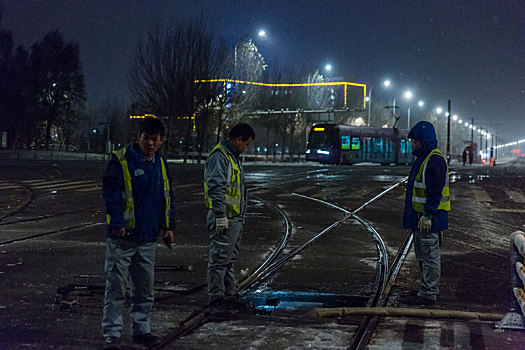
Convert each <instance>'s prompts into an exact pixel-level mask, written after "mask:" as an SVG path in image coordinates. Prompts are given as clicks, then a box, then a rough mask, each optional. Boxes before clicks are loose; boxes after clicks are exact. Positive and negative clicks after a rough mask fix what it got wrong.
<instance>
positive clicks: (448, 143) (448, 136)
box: [447, 100, 451, 164]
mask: <svg viewBox="0 0 525 350" xmlns="http://www.w3.org/2000/svg"><path fill="white" fill-rule="evenodd" d="M450 115H451V113H450V100H448V116H447V164H450Z"/></svg>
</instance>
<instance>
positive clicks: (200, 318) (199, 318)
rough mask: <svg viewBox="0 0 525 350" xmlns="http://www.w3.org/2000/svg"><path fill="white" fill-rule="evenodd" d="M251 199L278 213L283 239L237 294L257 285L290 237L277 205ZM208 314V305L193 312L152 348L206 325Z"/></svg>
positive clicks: (162, 345) (287, 219)
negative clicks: (282, 225)
mask: <svg viewBox="0 0 525 350" xmlns="http://www.w3.org/2000/svg"><path fill="white" fill-rule="evenodd" d="M253 198H255V199H257V200H259V201H261V202H263V203H264V204H266V205H268V206H270V207H271V208H273V209H274V210H276V211H277V212H278V213H279V215H280V216H281V219H282V221H283V223H284V226H285V231H284V234H283V238H282V240H281V242H280V243H279V245H278V246H277V248H276V249H275V250H274V251H273V253H271V254H270V255H269V256H268V257H267V258H266V260H265V261H264V262H263V263H262V264H261V265H260V266H259V267H258V268H257V270H255V271H254V273H252V274H251V275H250V276H248V277H247V278H245V279H244V280H243V281H242V282H241V283H240V285H239V291H238V292H237V293H239V292H242V291H244V290H247V289H249V288H250V287H251V286H252V285H253V284H254V283H257V282H258V281H259V280H260V279H261V278H262V276H264V271H266V269H268V268H269V267H270V266H272V264H273V263H274V261H275V259H276V258H277V256H278V255H279V254H280V253H281V252H282V251H283V250H284V247H285V246H286V243H287V242H288V238H289V236H290V227H291V223H290V218H289V217H288V215H286V213H285V212H284V211H283V210H281V209H280V208H279V207H278V206H277V205H275V204H273V203H271V202H268V201H266V200H264V199H261V198H258V197H253ZM210 313H211V308H210V306H209V305H208V306H206V307H205V308H204V309H202V310H198V311H196V312H194V313H193V314H191V315H190V316H189V317H187V318H186V320H185V321H182V322H181V324H180V326H179V327H178V328H177V329H175V331H174V332H173V333H172V334H170V335H169V336H168V337H166V338H165V339H163V340H162V341H161V343H160V344H159V345H157V346H156V347H154V348H153V349H162V348H164V347H165V346H166V345H168V344H170V343H171V342H173V341H175V340H176V339H178V338H180V337H182V336H184V335H186V334H189V333H191V332H192V331H193V330H195V329H197V328H198V327H200V326H202V325H203V324H205V323H207V322H208V320H209V319H210Z"/></svg>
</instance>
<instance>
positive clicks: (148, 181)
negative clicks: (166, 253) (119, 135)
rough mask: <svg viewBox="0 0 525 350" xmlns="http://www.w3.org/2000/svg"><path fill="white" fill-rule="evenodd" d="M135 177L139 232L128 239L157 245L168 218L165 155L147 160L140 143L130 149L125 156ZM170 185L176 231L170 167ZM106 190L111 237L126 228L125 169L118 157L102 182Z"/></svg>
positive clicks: (134, 190) (132, 181)
mask: <svg viewBox="0 0 525 350" xmlns="http://www.w3.org/2000/svg"><path fill="white" fill-rule="evenodd" d="M125 157H126V160H127V162H128V168H129V172H130V174H131V185H132V191H133V200H134V205H135V230H134V231H133V232H132V233H131V234H130V235H129V236H126V237H125V239H129V240H132V241H135V242H144V243H147V242H155V241H156V240H157V236H158V235H159V232H160V229H161V223H162V222H163V220H164V218H165V215H164V206H165V199H164V184H163V179H162V168H161V163H160V162H161V161H162V160H161V155H160V152H157V153H156V154H155V157H154V159H153V161H151V162H150V161H147V160H145V159H144V156H143V154H142V151H141V150H140V147H139V145H138V144H133V145H131V146H128V150H127V151H126V154H125ZM166 171H167V174H168V179H169V182H170V197H171V208H170V227H168V229H170V230H173V229H175V200H174V195H173V185H172V182H171V176H170V173H169V169H168V167H166ZM102 190H103V196H104V201H105V204H106V211H107V213H108V214H109V215H110V216H111V223H110V224H109V225H108V229H107V233H106V236H108V237H112V238H115V237H114V236H112V235H111V231H112V229H114V228H122V227H125V221H124V217H123V204H122V191H123V190H124V176H123V173H122V166H121V165H120V163H119V161H118V159H117V157H116V156H115V155H112V157H111V160H110V161H109V163H108V166H107V168H106V171H105V172H104V177H103V181H102Z"/></svg>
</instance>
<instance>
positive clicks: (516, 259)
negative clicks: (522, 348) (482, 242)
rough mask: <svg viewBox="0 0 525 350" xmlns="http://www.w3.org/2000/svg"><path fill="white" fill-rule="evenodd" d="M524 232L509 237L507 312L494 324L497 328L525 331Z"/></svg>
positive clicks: (517, 232)
mask: <svg viewBox="0 0 525 350" xmlns="http://www.w3.org/2000/svg"><path fill="white" fill-rule="evenodd" d="M524 256H525V232H522V231H516V232H513V233H512V235H511V236H510V287H509V294H510V295H509V309H510V310H509V312H508V313H507V314H505V316H504V317H503V319H502V320H501V321H500V322H499V323H497V324H496V327H497V328H502V329H520V330H525V317H524V316H523V315H525V289H524V286H525V266H524V265H523V262H524V261H525V260H524Z"/></svg>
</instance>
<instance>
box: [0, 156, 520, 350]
mask: <svg viewBox="0 0 525 350" xmlns="http://www.w3.org/2000/svg"><path fill="white" fill-rule="evenodd" d="M103 169H104V163H102V162H91V163H87V162H55V163H51V162H4V163H3V164H2V167H1V168H0V179H1V181H0V195H1V196H2V203H1V205H0V218H2V221H0V290H1V292H0V324H1V325H2V326H1V327H0V348H2V349H4V348H5V349H26V348H54V349H97V348H100V347H101V346H102V338H101V333H100V319H101V309H102V289H101V288H103V279H102V273H103V264H104V251H105V243H104V236H103V230H104V214H105V213H104V208H103V202H102V199H101V193H100V192H101V189H100V182H101V174H102V172H103ZM202 170H203V167H202V166H201V165H197V164H188V165H183V164H172V165H171V171H172V174H173V178H174V181H175V187H176V193H177V194H176V197H177V203H176V204H177V234H176V245H175V246H174V247H173V249H172V250H171V251H170V250H168V249H167V248H166V247H165V246H162V245H159V249H158V255H157V265H158V266H159V267H160V266H162V267H163V268H162V269H160V268H159V269H158V270H157V271H156V282H155V288H156V290H157V292H156V304H155V307H154V311H153V314H152V322H153V323H152V326H153V330H154V331H155V333H157V334H158V335H160V336H168V335H169V334H170V332H172V331H173V330H174V329H175V328H176V327H177V326H178V325H179V323H180V322H181V321H183V320H184V319H186V318H187V317H188V316H189V315H190V314H191V313H193V312H195V311H198V310H200V309H201V308H202V307H203V306H204V305H205V304H206V295H205V285H204V281H205V275H206V264H207V247H208V239H207V232H206V227H205V210H204V205H203V199H202V198H203V190H202V184H201V179H202ZM451 170H453V171H455V174H454V175H453V176H452V177H451V196H452V205H453V212H452V213H451V218H450V229H449V230H448V231H447V232H446V234H445V239H444V243H443V262H442V266H443V270H442V283H441V286H442V287H441V293H440V297H439V301H438V303H437V305H436V306H434V307H433V308H434V309H439V310H457V311H471V312H484V313H495V314H504V313H505V312H507V311H508V295H509V290H508V289H509V288H508V284H509V270H510V267H509V258H508V255H509V246H510V242H509V237H510V234H511V233H512V232H513V231H515V230H517V229H523V226H524V223H523V221H522V213H523V212H524V211H525V200H524V197H523V196H524V195H525V193H524V192H523V190H522V189H523V188H525V186H524V185H525V183H524V181H525V177H524V175H525V167H524V166H522V164H520V163H508V164H506V165H498V167H496V168H488V167H485V166H483V167H482V166H472V167H468V166H467V167H462V166H458V165H453V166H452V169H451ZM246 172H247V180H248V183H249V185H250V187H251V188H252V190H251V193H252V199H251V201H250V210H249V213H248V217H247V226H246V230H245V234H244V236H243V247H242V250H241V255H240V256H239V259H238V263H237V267H236V270H237V272H238V278H239V279H242V278H243V277H244V276H245V275H246V274H248V273H249V272H250V271H254V270H255V269H256V268H257V266H258V265H259V264H260V263H261V262H262V261H263V260H264V258H265V257H266V256H267V255H268V254H269V253H270V252H271V251H272V249H274V247H275V245H276V243H277V242H278V241H279V240H280V238H281V235H282V233H283V231H284V229H283V223H282V220H281V216H280V214H279V213H278V212H277V211H276V210H275V209H273V208H271V207H269V206H267V205H265V204H264V203H263V202H261V201H259V200H258V199H257V198H260V199H264V200H265V201H271V202H272V203H274V204H275V205H277V206H278V207H279V208H280V209H281V210H283V211H284V212H285V213H286V214H287V215H288V216H289V217H290V220H291V222H292V235H291V238H290V243H289V246H288V247H287V249H292V248H293V247H295V246H297V245H299V244H301V242H303V241H304V240H305V239H307V237H310V236H311V235H312V234H315V233H317V232H319V231H321V230H322V229H324V228H325V227H326V226H328V225H329V224H331V223H332V222H334V221H336V220H337V219H339V218H340V217H341V216H342V215H343V213H342V212H341V211H340V210H336V209H334V208H330V207H328V206H325V205H322V204H319V203H315V202H313V201H311V200H307V199H304V198H301V197H298V196H294V195H293V193H297V194H301V195H304V196H308V197H312V198H316V199H320V200H324V201H327V202H330V203H333V204H335V205H338V206H340V207H342V208H344V209H347V210H354V209H356V208H357V207H359V206H360V205H362V204H363V203H365V202H366V201H368V200H369V199H371V198H373V197H374V196H375V195H377V194H378V193H379V192H381V191H382V190H383V189H384V188H386V187H388V186H389V185H391V184H392V183H394V182H395V181H398V180H399V179H401V178H403V177H404V176H406V175H407V174H408V167H379V166H366V165H364V166H354V167H338V166H330V167H326V166H321V165H316V164H311V165H296V166H276V165H274V164H267V165H260V164H257V165H247V166H246ZM403 200H404V187H403V186H401V187H400V188H397V189H395V190H393V191H392V192H390V193H388V194H387V195H385V197H384V198H382V199H381V200H377V201H375V202H373V203H372V204H370V205H369V206H367V207H365V208H364V209H363V210H362V211H361V212H360V213H359V215H360V216H361V217H362V218H364V219H366V220H368V221H369V222H370V223H371V224H373V225H374V227H375V228H376V229H377V231H378V232H379V233H380V234H381V235H382V236H383V239H384V240H385V242H386V244H387V248H388V251H389V255H391V256H392V257H393V256H394V255H395V253H396V252H397V249H398V247H399V245H400V243H401V241H402V239H403V236H404V234H405V233H406V232H404V230H402V229H401V228H400V227H401V219H402V217H401V216H402V207H403ZM25 205H27V207H24V206H25ZM22 207H24V209H23V210H21V211H20V212H17V210H18V209H19V208H22ZM376 258H377V253H376V248H375V246H374V244H373V239H372V237H370V236H369V235H368V234H367V232H366V231H365V230H364V229H363V228H362V227H360V225H358V224H357V223H356V222H355V221H353V220H348V221H347V222H345V223H344V224H343V225H341V227H339V228H338V229H336V230H334V231H333V232H332V233H331V234H330V235H328V236H327V237H326V238H323V239H322V240H320V241H319V242H318V244H316V245H313V246H311V247H309V248H308V249H306V250H305V251H303V252H301V254H300V256H298V257H296V258H294V259H293V260H292V261H290V263H289V264H287V265H286V267H284V268H283V269H282V270H281V271H279V273H278V274H277V275H276V276H275V277H274V278H271V279H269V280H267V281H265V282H264V283H263V284H261V285H258V287H257V288H256V289H255V290H251V291H249V292H248V293H247V294H246V295H245V299H246V300H250V301H252V303H253V304H254V305H255V306H258V307H259V308H260V309H259V311H258V312H257V314H254V313H240V314H238V315H237V316H236V317H235V318H234V319H233V320H229V321H222V322H211V323H208V324H206V325H204V326H203V327H201V328H199V329H197V330H196V331H195V332H193V333H191V334H189V335H187V336H185V337H183V338H182V339H179V340H177V341H176V342H174V343H172V344H170V345H169V346H167V347H166V348H169V349H184V348H185V349H205V348H206V349H207V348H217V349H229V348H239V349H270V348H271V349H303V348H312V349H323V348H324V349H338V348H341V349H346V348H347V347H348V346H349V344H350V343H351V341H352V337H353V334H354V332H355V330H356V328H357V326H356V321H358V320H359V318H356V317H335V318H326V319H313V318H309V317H305V316H304V314H305V313H306V312H307V311H309V310H310V309H311V308H313V307H318V306H322V307H337V306H349V305H351V306H362V305H364V303H365V302H366V298H367V296H368V294H367V293H369V292H370V289H371V285H372V277H371V276H372V274H373V271H374V268H375V265H376ZM190 266H191V268H189V267H190ZM417 279H418V274H417V263H416V261H415V258H414V256H413V253H410V254H409V256H408V260H407V261H406V262H405V264H404V265H403V267H402V269H401V273H400V276H399V277H398V280H397V282H396V285H395V287H394V288H393V290H392V293H391V298H390V301H389V304H388V306H392V307H398V308H401V307H406V305H402V304H400V303H399V296H400V295H401V294H402V293H404V292H407V291H409V290H412V289H414V288H416V287H417ZM58 287H60V288H62V289H61V291H62V292H64V291H67V290H68V289H67V287H69V288H70V289H71V288H73V289H74V290H71V291H70V292H69V293H57V288H58ZM64 288H66V289H64ZM75 288H76V289H75ZM66 294H67V297H65V296H66ZM57 296H58V298H57ZM269 300H270V301H271V300H273V303H274V304H275V305H273V308H269V307H268V306H272V305H268V304H271V303H268V301H269ZM334 300H335V301H334ZM125 322H126V324H127V325H129V317H128V316H127V315H125ZM129 336H130V335H129V329H128V328H126V331H125V333H124V334H123V340H125V341H127V339H129ZM524 336H525V334H524V333H521V332H518V331H508V330H505V331H501V330H497V329H495V328H494V322H491V321H458V320H454V319H434V318H430V317H429V318H426V319H418V318H407V317H386V318H384V319H382V320H381V322H380V323H379V325H378V327H377V330H376V331H375V332H374V334H373V336H372V339H371V342H370V345H369V348H370V349H387V348H388V349H396V348H399V349H425V348H426V349H435V348H443V349H446V348H451V349H452V348H456V349H459V348H461V349H496V348H498V349H499V348H504V349H523V348H525V341H524Z"/></svg>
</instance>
